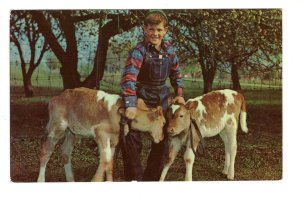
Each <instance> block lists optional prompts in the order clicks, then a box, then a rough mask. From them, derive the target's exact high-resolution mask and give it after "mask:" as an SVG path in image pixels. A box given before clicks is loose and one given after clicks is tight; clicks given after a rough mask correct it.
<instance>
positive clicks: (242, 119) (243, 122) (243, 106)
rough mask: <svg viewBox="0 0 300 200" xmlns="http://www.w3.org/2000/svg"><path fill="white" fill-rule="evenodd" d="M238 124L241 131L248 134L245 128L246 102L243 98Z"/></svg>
mask: <svg viewBox="0 0 300 200" xmlns="http://www.w3.org/2000/svg"><path fill="white" fill-rule="evenodd" d="M240 123H241V129H242V131H243V132H245V133H248V127H247V110H246V102H245V98H244V96H242V106H241V113H240Z"/></svg>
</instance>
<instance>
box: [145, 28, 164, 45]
mask: <svg viewBox="0 0 300 200" xmlns="http://www.w3.org/2000/svg"><path fill="white" fill-rule="evenodd" d="M144 32H145V34H146V41H148V42H150V43H151V44H153V45H155V46H156V47H158V46H159V45H160V44H161V41H162V40H163V38H164V36H165V35H166V33H167V32H168V27H164V23H163V22H161V23H159V24H157V25H155V24H152V25H151V24H148V25H146V26H144Z"/></svg>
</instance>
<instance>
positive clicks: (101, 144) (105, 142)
mask: <svg viewBox="0 0 300 200" xmlns="http://www.w3.org/2000/svg"><path fill="white" fill-rule="evenodd" d="M95 140H96V143H97V144H98V149H99V165H98V168H97V171H96V173H95V175H94V177H93V179H92V181H97V182H98V181H104V175H105V172H106V171H107V169H108V166H109V165H110V163H111V162H112V149H111V148H110V138H109V137H108V135H107V134H106V133H105V132H102V131H99V132H97V134H96V139H95Z"/></svg>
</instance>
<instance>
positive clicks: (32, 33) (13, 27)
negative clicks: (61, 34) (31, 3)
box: [10, 11, 49, 97]
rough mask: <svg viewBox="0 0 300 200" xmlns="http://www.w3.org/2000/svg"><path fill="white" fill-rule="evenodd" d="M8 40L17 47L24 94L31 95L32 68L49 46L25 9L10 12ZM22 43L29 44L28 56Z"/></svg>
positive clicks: (36, 65) (36, 64) (39, 61)
mask: <svg viewBox="0 0 300 200" xmlns="http://www.w3.org/2000/svg"><path fill="white" fill-rule="evenodd" d="M10 41H11V42H12V43H13V44H14V45H15V46H16V47H17V50H18V53H19V57H20V61H21V69H22V76H23V87H24V93H25V96H26V97H32V96H33V89H32V84H31V77H32V74H33V72H34V70H35V69H36V68H37V67H38V66H39V64H40V63H41V60H42V58H43V56H44V54H45V52H46V51H47V50H48V49H49V46H48V45H47V43H46V42H45V41H44V38H43V37H42V35H41V34H40V33H39V32H38V28H37V24H36V23H35V22H34V21H33V20H32V17H31V16H30V15H28V13H27V12H25V11H12V12H11V15H10ZM23 43H28V44H29V50H30V51H29V53H30V55H29V56H27V55H25V54H26V50H27V49H26V48H22V44H23ZM24 51H25V52H24ZM37 55H38V56H37ZM36 56H37V58H36ZM28 57H29V59H28ZM27 60H28V61H27ZM27 62H29V68H28V70H26V63H27Z"/></svg>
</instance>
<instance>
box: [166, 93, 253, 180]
mask: <svg viewBox="0 0 300 200" xmlns="http://www.w3.org/2000/svg"><path fill="white" fill-rule="evenodd" d="M246 115H247V113H246V103H245V100H244V97H243V95H242V94H240V93H238V92H236V91H233V90H228V89H226V90H217V91H213V92H210V93H207V94H205V95H202V96H199V97H196V98H194V99H189V100H188V101H187V103H186V105H175V104H173V105H172V106H171V109H170V110H169V112H168V113H167V122H168V128H167V130H168V134H169V136H170V139H171V142H170V147H169V159H168V161H167V163H166V165H165V167H164V169H163V172H162V174H161V177H160V180H161V181H163V180H164V179H165V177H166V174H167V172H168V170H169V168H170V166H171V164H172V163H173V161H174V159H175V157H176V155H177V153H178V151H179V150H180V148H181V146H182V145H184V146H186V151H185V153H184V160H185V163H186V174H185V180H187V181H191V180H192V168H193V163H194V159H195V155H194V152H193V151H192V145H191V140H190V135H189V133H190V131H189V129H190V124H191V119H195V120H196V123H197V125H198V127H199V129H200V132H201V135H202V137H203V138H205V137H212V136H215V135H218V134H219V135H220V136H221V138H222V140H223V142H224V145H225V164H224V169H223V171H222V173H223V174H226V175H227V178H228V179H234V163H235V157H236V151H237V139H236V137H237V129H238V122H239V120H240V124H241V129H242V131H244V132H248V128H247V123H246ZM191 134H192V135H193V147H194V151H196V148H197V146H198V144H199V142H200V137H199V135H198V134H197V132H196V131H195V128H194V127H192V131H191Z"/></svg>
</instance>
